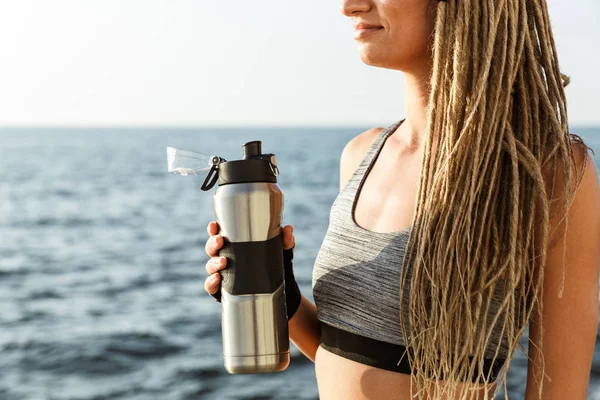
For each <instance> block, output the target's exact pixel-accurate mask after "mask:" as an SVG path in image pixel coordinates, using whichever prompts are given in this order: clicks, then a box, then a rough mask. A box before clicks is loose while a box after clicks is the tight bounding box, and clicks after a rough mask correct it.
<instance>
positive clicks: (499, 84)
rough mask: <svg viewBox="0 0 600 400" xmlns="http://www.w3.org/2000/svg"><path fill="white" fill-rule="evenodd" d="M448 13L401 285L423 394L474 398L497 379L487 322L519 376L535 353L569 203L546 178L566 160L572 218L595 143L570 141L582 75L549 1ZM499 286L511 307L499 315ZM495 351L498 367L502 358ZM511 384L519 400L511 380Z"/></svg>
mask: <svg viewBox="0 0 600 400" xmlns="http://www.w3.org/2000/svg"><path fill="white" fill-rule="evenodd" d="M437 7H438V8H437V17H436V18H437V19H436V24H435V31H434V40H433V43H432V44H433V48H432V49H431V50H432V53H433V71H432V77H431V81H430V97H429V107H428V115H427V139H426V143H425V154H424V158H423V163H422V167H423V170H422V173H421V178H420V182H419V190H418V196H417V207H416V212H415V216H414V220H413V224H412V230H411V232H410V237H409V242H408V246H407V250H406V254H405V257H404V261H403V268H402V269H401V271H403V272H402V276H401V278H400V279H401V284H400V290H401V293H400V299H402V298H403V294H402V292H403V291H404V290H409V291H410V296H409V301H408V304H403V302H402V301H401V302H400V316H401V318H400V321H401V328H402V332H403V335H404V337H405V338H408V343H409V348H410V350H411V351H410V352H407V353H406V354H407V355H408V357H409V360H410V362H411V365H412V366H413V370H414V371H415V372H414V377H413V380H414V381H413V380H411V392H412V389H413V388H412V386H413V383H414V384H416V393H415V394H414V395H413V397H415V398H418V399H425V398H430V399H446V398H449V399H455V398H460V399H471V398H474V397H473V396H474V395H475V393H474V392H473V387H474V385H470V384H468V383H467V384H464V383H465V382H470V380H471V377H472V376H475V377H477V378H478V379H481V381H483V382H484V386H485V387H489V386H488V385H489V384H490V383H491V381H490V378H489V374H485V373H484V372H483V358H484V353H485V351H486V349H487V348H488V346H489V344H490V343H489V339H490V337H491V335H490V334H489V333H490V332H486V330H485V329H482V327H484V326H486V325H485V324H483V323H482V322H481V321H489V320H492V321H493V323H492V326H491V327H490V329H492V327H493V326H494V325H495V324H497V323H498V324H499V326H501V327H502V334H503V335H504V336H503V338H505V339H503V340H506V341H507V343H508V355H509V356H508V358H507V360H506V364H505V367H504V370H503V371H506V370H507V369H508V367H509V365H510V355H512V354H513V353H514V352H515V350H516V348H517V347H520V348H521V351H523V352H524V348H523V347H522V346H520V342H519V339H520V337H521V335H522V333H523V332H524V330H525V328H526V325H527V322H528V321H529V319H530V317H531V314H532V312H533V310H534V309H536V307H539V311H538V312H539V316H540V318H541V305H542V290H541V288H542V284H543V275H544V268H543V267H542V266H543V265H544V264H545V261H546V250H547V249H546V246H547V240H548V234H549V233H548V231H549V219H550V218H551V217H552V216H551V215H550V204H551V203H552V201H558V200H561V199H556V200H553V199H552V196H553V194H554V186H553V185H552V189H551V190H550V193H547V191H546V188H545V180H544V174H543V172H542V171H543V170H542V168H543V167H544V166H545V165H546V163H547V162H549V161H552V173H553V176H556V169H557V168H556V166H557V163H558V162H559V161H560V163H561V165H562V166H564V177H565V182H566V187H565V196H564V198H562V202H561V203H560V204H561V205H562V206H563V208H561V210H565V209H568V207H569V206H570V204H571V202H572V199H573V197H574V193H575V191H576V189H577V187H578V186H579V181H578V182H577V186H576V187H575V188H574V189H573V190H570V189H571V182H572V179H573V172H572V170H573V168H574V164H575V161H574V155H573V150H572V145H573V141H572V140H575V141H577V142H579V143H581V144H583V141H582V140H581V138H580V137H579V136H577V135H574V134H570V133H569V131H568V121H567V107H566V98H565V93H564V89H563V88H564V87H565V86H566V85H567V84H568V83H569V78H568V77H567V76H565V75H563V74H561V73H560V70H559V66H558V59H557V53H556V48H555V43H554V38H553V35H552V31H551V27H550V21H549V17H548V10H547V5H546V1H545V0H481V1H479V0H448V1H447V2H446V1H440V2H438V3H437ZM586 147H587V146H586ZM583 170H585V167H584V168H582V171H583ZM547 196H549V198H548V197H547ZM551 200H552V201H551ZM564 218H565V223H566V222H567V221H566V213H565V217H564ZM540 223H541V224H542V226H541V227H538V225H537V224H540ZM565 229H566V228H565ZM417 238H418V240H416V239H417ZM536 243H538V244H540V245H539V246H536ZM563 264H564V263H563ZM408 265H413V266H414V267H413V268H412V271H411V270H409V269H408V268H407V267H405V266H408ZM409 271H410V273H408V272H409ZM411 275H412V276H411ZM563 284H564V265H563ZM498 285H501V286H499V287H501V288H503V290H504V291H503V293H505V297H504V298H503V301H502V303H501V305H500V307H499V309H498V312H497V313H496V314H495V315H490V316H488V312H489V310H490V308H489V305H490V301H491V297H492V295H493V293H494V289H495V287H496V286H498ZM562 288H563V286H562V285H561V289H560V292H559V294H558V295H559V297H562ZM517 294H518V295H517ZM403 315H405V317H404V318H407V322H408V326H406V324H405V320H404V318H403V317H402V316H403ZM488 317H489V318H490V319H489V320H488ZM499 321H500V322H499ZM531 345H535V346H539V348H541V346H542V343H541V340H540V343H539V344H533V343H532V344H531ZM498 346H499V345H498ZM492 352H495V356H494V360H496V359H497V358H496V357H497V355H498V348H494V349H492ZM471 355H473V356H472V357H471V360H472V361H471V360H469V356H471ZM403 356H405V355H403ZM541 371H542V376H543V373H544V372H543V371H544V368H543V358H542V360H541ZM473 374H475V375H473ZM542 381H543V380H542V379H540V383H541V382H542ZM497 382H502V383H503V385H504V391H505V398H506V399H508V394H507V390H506V380H505V374H504V373H501V374H500V376H499V377H498V378H497ZM497 382H496V383H497ZM500 387H501V385H496V386H495V391H494V394H493V395H491V396H492V397H491V398H493V397H494V396H495V394H496V393H497V392H498V391H499V389H500ZM480 388H481V386H478V389H480ZM469 389H471V390H469ZM469 392H471V393H469ZM541 393H542V385H541V384H540V387H539V395H540V398H541ZM489 396H490V394H489V393H488V392H487V391H486V393H485V399H489V398H490V397H489Z"/></svg>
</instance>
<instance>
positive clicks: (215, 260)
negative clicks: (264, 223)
mask: <svg viewBox="0 0 600 400" xmlns="http://www.w3.org/2000/svg"><path fill="white" fill-rule="evenodd" d="M219 230H220V227H219V224H218V223H217V222H216V221H211V222H210V223H209V224H208V227H207V231H208V234H209V238H208V240H207V241H206V245H205V251H206V254H208V256H209V257H210V259H209V260H208V261H207V263H206V272H207V273H208V277H207V278H206V280H205V281H204V289H205V290H206V292H207V293H208V294H210V295H211V296H212V297H214V298H215V299H216V300H217V301H218V302H220V301H221V296H220V294H221V293H220V284H221V274H220V273H219V271H221V270H223V269H224V268H226V267H227V258H226V257H220V256H219V250H220V249H221V248H222V247H223V237H222V236H220V235H219ZM293 232H294V228H293V227H292V225H286V226H284V227H283V261H284V271H285V287H286V306H287V313H288V320H289V319H291V318H292V316H293V315H294V313H295V312H296V310H297V309H298V307H299V306H300V301H301V294H300V290H299V289H298V284H297V283H296V280H295V277H294V272H293V263H292V259H293V257H294V256H293V251H294V247H295V245H296V240H295V238H294V233H293Z"/></svg>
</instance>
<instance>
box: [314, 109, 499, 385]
mask: <svg viewBox="0 0 600 400" xmlns="http://www.w3.org/2000/svg"><path fill="white" fill-rule="evenodd" d="M403 121H404V119H402V120H400V121H398V122H396V123H394V124H392V125H391V126H389V127H388V128H386V129H384V130H382V131H381V132H380V133H379V134H378V136H377V137H376V139H375V140H374V142H373V143H372V145H371V147H370V149H369V150H368V152H367V154H366V155H365V157H364V159H363V160H362V162H361V163H360V166H359V167H358V168H357V169H356V171H355V172H354V174H353V175H352V177H351V178H350V180H349V181H348V183H347V184H346V186H345V187H344V188H343V189H342V191H341V192H340V193H339V194H338V196H337V198H336V199H335V201H334V202H333V205H332V207H331V211H330V218H329V226H328V229H327V233H326V235H325V238H324V240H323V243H322V246H321V248H320V250H319V253H318V255H317V258H316V261H315V265H314V269H313V275H312V289H313V297H314V299H315V303H316V306H317V317H318V319H319V321H320V322H321V328H322V334H321V335H322V336H321V346H323V347H324V348H326V349H327V350H329V351H332V352H334V353H336V354H338V355H341V356H343V357H346V358H349V359H352V360H355V361H358V362H361V363H363V364H368V365H372V366H376V367H379V368H382V369H388V370H392V371H396V372H402V373H410V371H411V369H410V366H409V365H408V364H407V363H406V362H405V361H407V356H405V357H403V360H404V362H401V363H400V364H398V360H399V359H400V357H401V356H402V352H403V351H404V349H405V347H404V346H405V345H406V343H405V341H404V340H403V337H402V331H401V329H400V315H399V314H400V309H399V299H400V297H399V290H400V266H401V263H402V258H403V257H404V251H405V248H406V245H407V241H408V235H409V233H410V227H408V228H406V229H404V230H402V231H399V232H384V233H382V232H373V231H369V230H366V229H364V228H362V227H360V226H359V225H357V224H356V222H355V221H354V219H353V214H354V212H353V211H354V208H355V203H356V199H357V197H358V196H357V194H358V192H359V191H360V189H361V187H362V185H363V183H364V181H365V177H366V176H367V174H368V173H369V171H370V170H371V168H372V167H373V165H374V163H375V161H376V159H377V156H378V155H379V152H380V151H381V148H382V147H383V145H384V144H385V141H386V139H387V138H388V137H389V136H390V135H391V134H392V133H393V132H395V131H396V129H397V128H398V127H399V126H400V124H401V123H402V122H403ZM410 276H411V275H410V271H409V277H410ZM409 279H410V278H409ZM407 296H408V292H405V298H404V301H405V304H408V298H407ZM501 300H502V293H501V292H500V291H499V290H498V292H497V293H495V295H494V297H493V301H492V303H491V304H490V308H491V310H490V313H494V312H495V311H496V310H497V309H498V306H499V304H500V302H501ZM405 318H406V317H405ZM405 321H406V324H407V326H408V319H405ZM488 323H491V318H490V321H489V322H488ZM501 324H502V319H500V321H498V323H497V324H496V325H495V329H496V330H495V331H494V332H493V337H492V343H491V345H490V348H489V349H488V351H487V352H486V357H489V358H490V360H487V363H488V365H487V366H488V367H489V368H492V376H493V378H494V379H495V377H496V375H497V374H498V373H499V370H500V369H501V367H502V366H503V364H504V361H505V358H506V357H507V356H508V354H507V351H506V348H507V344H506V343H503V344H502V345H501V346H500V350H499V354H498V356H497V358H496V360H495V361H494V362H493V363H492V360H491V358H493V355H494V353H495V349H496V347H497V345H498V341H499V340H500V333H501V332H500V329H501V327H502V325H501Z"/></svg>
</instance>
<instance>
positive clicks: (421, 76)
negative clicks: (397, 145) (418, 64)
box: [402, 68, 431, 149]
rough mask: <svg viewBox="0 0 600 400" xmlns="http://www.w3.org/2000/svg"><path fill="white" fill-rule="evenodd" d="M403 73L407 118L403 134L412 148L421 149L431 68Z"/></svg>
mask: <svg viewBox="0 0 600 400" xmlns="http://www.w3.org/2000/svg"><path fill="white" fill-rule="evenodd" d="M403 75H404V104H405V106H404V115H405V118H406V120H405V121H404V123H403V124H402V126H403V129H404V133H403V134H402V136H403V138H405V140H406V142H407V144H408V145H409V146H410V147H411V148H415V149H421V148H422V147H423V146H424V145H425V135H426V131H425V129H426V125H427V106H428V103H429V93H430V90H429V80H430V76H431V75H430V68H422V69H421V70H420V71H417V72H416V73H413V72H405V73H404V74H403Z"/></svg>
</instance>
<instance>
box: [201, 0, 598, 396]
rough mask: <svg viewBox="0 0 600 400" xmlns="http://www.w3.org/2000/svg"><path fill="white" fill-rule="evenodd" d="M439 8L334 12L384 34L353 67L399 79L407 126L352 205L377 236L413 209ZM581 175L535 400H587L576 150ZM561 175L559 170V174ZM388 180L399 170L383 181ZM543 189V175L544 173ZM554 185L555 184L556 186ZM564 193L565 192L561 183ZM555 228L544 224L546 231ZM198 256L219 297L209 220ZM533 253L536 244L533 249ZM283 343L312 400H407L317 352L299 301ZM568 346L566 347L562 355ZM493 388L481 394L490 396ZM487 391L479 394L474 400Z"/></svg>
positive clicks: (591, 278) (593, 186) (374, 5)
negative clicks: (304, 362) (313, 390)
mask: <svg viewBox="0 0 600 400" xmlns="http://www.w3.org/2000/svg"><path fill="white" fill-rule="evenodd" d="M436 4H437V1H427V0H343V1H342V6H341V9H340V11H341V12H342V14H343V15H345V16H347V17H349V18H350V19H352V20H353V22H355V23H359V22H364V23H369V24H375V25H381V26H383V29H382V30H380V31H378V32H376V33H374V34H373V35H370V36H369V37H367V38H364V39H358V40H357V41H356V42H357V44H358V50H359V55H360V58H361V60H362V61H363V62H364V63H365V64H367V65H372V66H375V67H380V68H388V69H394V70H398V71H401V72H403V76H404V80H405V82H404V104H405V109H404V115H405V116H406V120H405V122H404V123H403V124H402V125H401V126H400V127H399V128H398V129H397V130H396V132H394V133H392V134H391V135H390V136H389V137H388V139H387V141H386V142H385V145H384V146H383V148H382V150H381V153H380V155H379V157H378V158H377V161H376V163H375V164H374V165H373V168H372V170H371V171H370V173H369V175H368V176H367V179H366V180H365V182H364V185H363V188H362V190H361V192H360V196H359V198H358V201H357V204H356V209H355V214H354V216H355V219H356V222H357V223H358V225H360V226H362V227H363V228H365V229H368V230H371V231H377V232H390V231H399V230H402V229H403V228H405V227H408V226H410V224H411V221H412V219H413V215H414V210H415V208H416V195H417V189H418V187H417V183H418V179H419V176H420V172H421V161H422V157H423V153H424V143H425V126H426V112H427V100H428V96H429V92H428V90H427V86H428V85H427V84H428V77H429V76H430V73H431V63H432V54H431V52H430V50H428V44H429V43H430V40H431V34H432V31H433V26H434V20H435V10H436ZM382 129H383V128H381V127H379V128H372V129H369V130H367V131H365V132H363V133H361V134H359V135H358V136H356V137H354V138H353V139H352V140H350V141H349V142H348V143H347V144H346V146H345V147H344V149H343V152H342V155H341V159H340V190H342V189H343V188H344V186H345V185H346V183H347V181H348V179H349V178H350V177H351V176H352V174H353V172H354V171H355V170H356V168H357V167H358V165H359V164H360V162H361V160H362V159H363V157H364V156H365V154H366V152H367V150H368V148H369V146H370V145H371V143H372V142H373V140H374V139H375V137H376V136H377V134H378V133H379V132H381V130H382ZM575 150H576V151H575V155H576V165H577V168H578V170H579V171H580V170H581V169H582V168H583V167H582V165H583V160H584V158H586V157H587V167H586V169H585V171H584V176H583V180H582V182H581V186H580V188H579V190H578V192H577V195H576V197H575V200H574V203H573V206H572V208H571V210H570V212H569V229H568V232H567V236H566V247H563V242H562V241H560V242H559V243H558V244H557V245H556V246H555V247H554V248H552V249H549V251H548V259H547V262H546V265H545V281H544V303H543V309H544V311H543V318H544V326H545V332H544V337H543V341H544V345H543V348H542V349H541V353H543V355H544V359H545V364H546V374H547V375H549V376H550V377H551V379H552V381H551V382H550V381H548V380H546V381H545V383H544V391H543V395H542V398H543V399H545V400H553V399H566V398H568V399H574V400H577V399H580V400H584V399H585V398H586V395H587V387H588V384H589V381H588V380H589V372H590V369H591V363H592V357H593V351H594V345H595V339H596V334H597V326H598V267H599V265H600V241H598V238H599V237H600V185H599V184H598V175H597V172H596V166H595V164H594V161H593V159H592V158H591V156H590V155H589V154H588V153H586V152H584V151H583V149H581V148H579V147H576V149H575ZM559 170H560V168H559ZM389 171H402V174H390V173H389ZM543 172H544V174H545V176H546V181H547V184H548V186H547V187H548V190H549V188H550V185H551V183H550V181H551V178H550V176H551V175H550V172H551V171H550V170H549V169H545V170H543ZM561 183H563V182H562V177H561V176H560V175H558V176H557V178H556V180H555V185H557V186H556V187H559V188H560V187H561ZM563 187H564V183H563ZM557 226H558V218H555V219H554V220H551V224H550V230H551V231H552V230H553V229H554V228H556V227H557ZM207 231H208V234H209V239H208V241H207V242H206V246H205V251H206V253H207V254H208V255H209V257H210V259H209V260H208V262H207V263H206V272H207V273H208V274H209V276H208V277H207V279H206V281H205V284H204V288H205V290H206V291H207V292H208V293H215V292H216V291H217V290H218V286H219V282H220V279H221V275H220V274H219V271H220V270H222V269H223V268H225V267H226V260H220V259H219V257H218V251H219V249H220V248H221V247H222V245H223V238H222V237H221V236H220V235H219V234H218V232H219V226H218V223H217V222H216V221H212V222H210V223H209V224H208V227H207ZM283 235H284V248H285V249H288V248H292V247H293V246H294V244H295V238H294V235H293V227H292V226H291V225H286V226H284V227H283ZM539 245H541V244H539ZM563 250H566V253H565V257H566V264H565V265H566V270H567V272H566V281H565V288H564V295H563V298H562V299H560V298H558V297H557V296H556V293H557V292H558V288H559V284H560V280H561V268H562V260H563V258H562V257H563ZM289 331H290V339H291V341H292V342H293V343H294V344H295V345H296V346H297V347H298V348H299V349H300V351H302V353H304V354H305V355H306V356H307V357H308V358H309V359H310V360H312V361H313V362H314V363H315V370H316V376H317V383H318V387H319V397H320V398H321V399H323V400H334V399H335V400H337V399H340V400H341V399H392V398H394V399H410V398H411V396H410V380H411V376H409V375H406V374H400V373H395V372H391V371H386V370H382V369H378V368H374V367H370V366H367V365H363V364H360V363H357V362H355V361H352V360H348V359H345V358H343V357H340V356H337V355H335V354H333V353H330V352H328V351H327V350H325V349H324V348H322V347H320V346H319V338H320V322H319V321H318V319H317V309H316V306H315V304H313V303H311V302H310V301H309V300H308V299H306V297H304V296H303V297H302V302H301V305H300V308H299V309H298V311H297V312H296V314H295V315H294V316H293V318H292V319H291V320H290V321H289ZM541 334H542V333H541V331H540V327H539V324H537V323H536V319H535V318H534V319H532V321H531V323H530V339H531V340H533V341H534V342H535V343H538V341H539V338H540V335H541ZM565 343H568V344H569V346H565ZM528 356H529V357H530V358H531V359H532V360H533V361H530V362H529V364H528V372H527V387H526V393H525V399H526V400H534V399H537V391H538V385H537V384H536V382H535V379H534V378H535V376H536V375H537V374H538V370H537V366H536V365H535V362H536V361H537V360H538V359H539V356H540V351H539V350H537V349H536V348H535V346H531V345H530V346H529V353H528ZM493 389H494V387H493V386H492V387H488V388H487V390H489V391H490V394H491V391H492V390H493ZM485 390H486V388H483V387H481V388H480V389H479V391H478V392H477V393H478V399H483V397H484V391H485Z"/></svg>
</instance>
